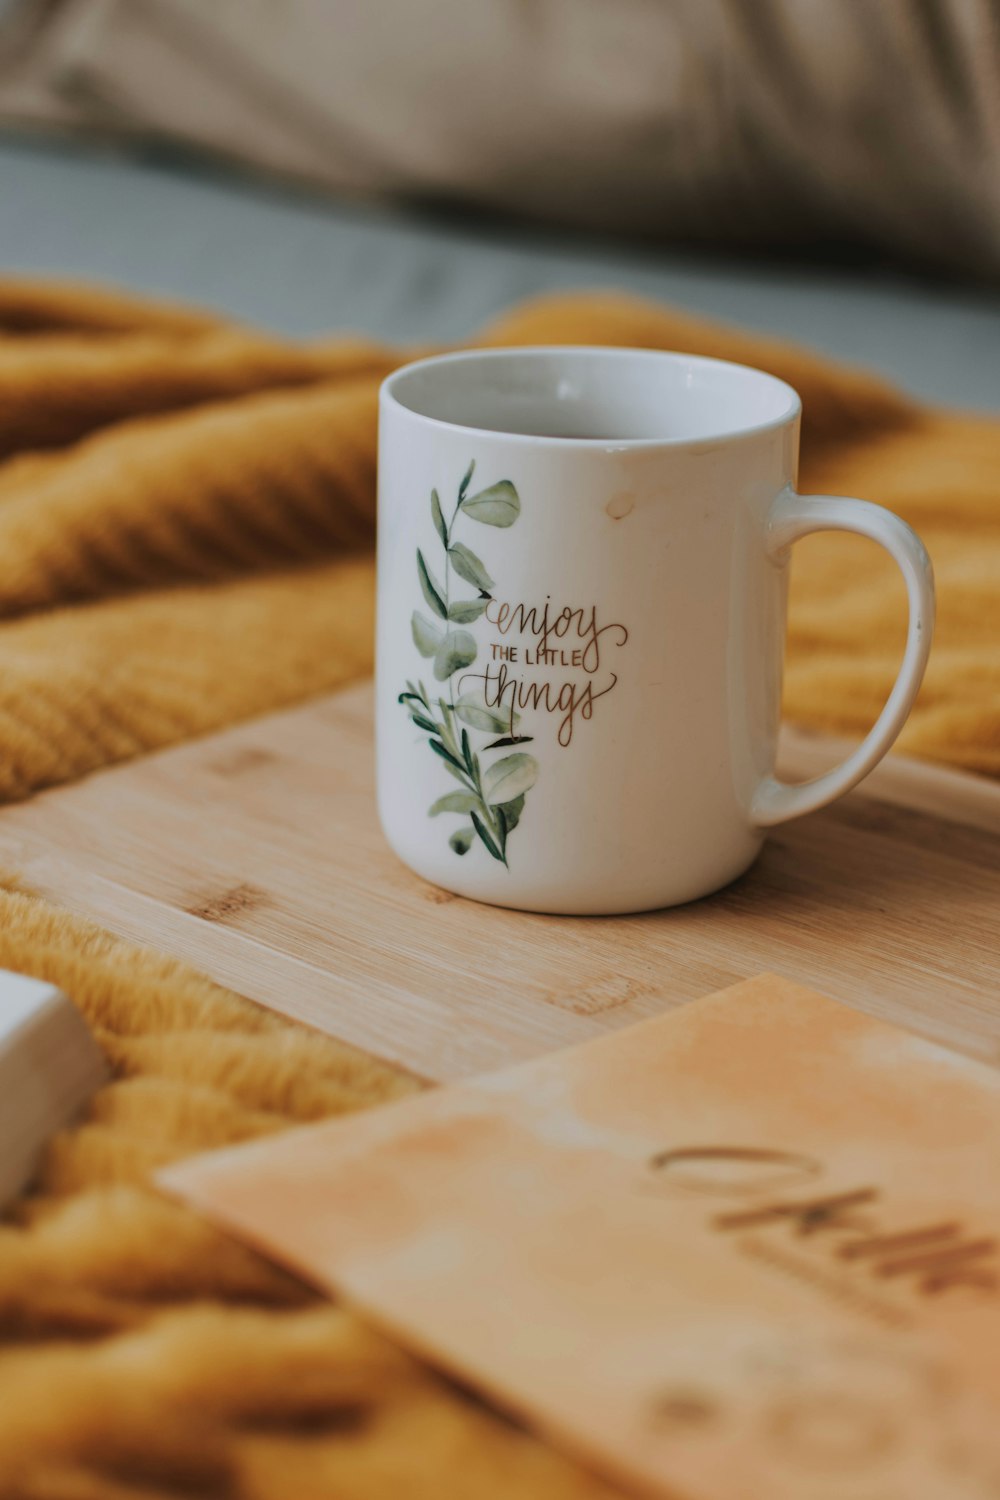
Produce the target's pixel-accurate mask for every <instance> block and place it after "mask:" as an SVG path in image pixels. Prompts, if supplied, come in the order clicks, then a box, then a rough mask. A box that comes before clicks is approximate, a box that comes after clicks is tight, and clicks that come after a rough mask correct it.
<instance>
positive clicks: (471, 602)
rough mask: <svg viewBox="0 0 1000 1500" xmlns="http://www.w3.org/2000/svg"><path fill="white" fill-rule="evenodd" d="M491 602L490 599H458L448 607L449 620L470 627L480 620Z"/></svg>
mask: <svg viewBox="0 0 1000 1500" xmlns="http://www.w3.org/2000/svg"><path fill="white" fill-rule="evenodd" d="M489 602H490V601H489V600H488V599H456V601H455V603H454V604H450V605H449V606H448V618H449V620H454V621H457V623H458V624H459V625H468V624H470V623H471V622H472V621H473V620H478V619H479V616H480V615H481V614H482V612H483V610H484V609H485V608H486V606H487V604H489Z"/></svg>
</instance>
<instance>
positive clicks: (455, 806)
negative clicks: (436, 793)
mask: <svg viewBox="0 0 1000 1500" xmlns="http://www.w3.org/2000/svg"><path fill="white" fill-rule="evenodd" d="M478 806H479V798H478V797H477V796H475V795H474V793H472V792H446V793H445V795H444V796H443V797H439V798H438V799H437V801H436V802H435V803H434V805H433V807H431V808H430V809H429V810H428V814H427V815H428V817H431V818H436V817H437V815H438V813H443V812H457V813H470V812H472V810H473V808H476V807H478Z"/></svg>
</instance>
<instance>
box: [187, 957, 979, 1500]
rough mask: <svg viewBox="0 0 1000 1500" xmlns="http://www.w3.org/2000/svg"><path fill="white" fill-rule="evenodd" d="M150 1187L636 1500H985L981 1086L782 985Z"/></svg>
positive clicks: (196, 1166) (903, 1038)
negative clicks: (647, 1498)
mask: <svg viewBox="0 0 1000 1500" xmlns="http://www.w3.org/2000/svg"><path fill="white" fill-rule="evenodd" d="M159 1181H160V1183H161V1184H162V1185H163V1186H164V1187H165V1188H166V1189H167V1190H168V1191H170V1192H172V1193H174V1194H176V1195H179V1196H181V1197H183V1198H184V1199H186V1200H187V1201H188V1202H190V1203H191V1204H193V1205H194V1206H195V1207H196V1208H198V1209H199V1210H200V1211H201V1212H203V1213H205V1214H206V1215H208V1216H209V1217H211V1218H212V1219H214V1220H216V1221H217V1222H218V1223H220V1224H222V1225H224V1226H226V1227H227V1228H229V1229H230V1230H231V1231H232V1232H234V1233H235V1234H237V1235H240V1236H242V1237H244V1238H245V1239H247V1240H249V1241H250V1242H252V1243H253V1244H255V1245H257V1246H258V1247H260V1248H261V1249H263V1250H264V1251H266V1252H267V1253H269V1254H271V1255H272V1256H274V1257H275V1258H276V1259H278V1260H280V1261H282V1262H284V1263H285V1264H286V1265H289V1266H291V1267H293V1268H295V1269H296V1270H297V1271H299V1272H301V1273H302V1274H303V1275H304V1276H306V1277H307V1278H309V1279H310V1280H311V1281H313V1282H314V1283H316V1284H317V1285H319V1286H320V1287H324V1288H327V1289H328V1290H330V1291H331V1292H335V1293H336V1294H338V1295H339V1296H342V1297H343V1298H345V1299H347V1300H348V1301H350V1302H352V1303H354V1304H355V1305H356V1306H357V1307H358V1308H360V1309H361V1310H363V1311H364V1312H365V1313H366V1314H367V1315H369V1316H370V1317H371V1319H372V1320H373V1321H374V1322H376V1323H378V1324H379V1325H380V1326H381V1327H382V1328H384V1329H386V1330H388V1331H389V1332H391V1333H392V1334H393V1335H394V1336H395V1337H397V1338H398V1339H399V1340H400V1341H401V1342H403V1343H405V1344H407V1345H408V1346H409V1347H411V1348H412V1349H414V1350H415V1351H416V1352H418V1353H420V1354H421V1355H423V1356H424V1357H426V1358H428V1359H429V1360H431V1361H434V1362H435V1363H437V1364H438V1365H439V1366H441V1367H443V1368H444V1369H446V1370H448V1371H449V1372H451V1373H453V1374H455V1375H458V1376H460V1377H461V1378H462V1379H464V1380H465V1381H467V1382H469V1383H472V1384H474V1385H475V1386H476V1387H477V1388H478V1389H479V1390H481V1391H482V1392H483V1393H484V1394H485V1395H487V1396H488V1397H490V1398H491V1399H493V1400H494V1401H495V1402H496V1403H497V1404H499V1405H501V1406H502V1407H504V1408H505V1409H507V1410H509V1411H511V1412H513V1413H515V1414H516V1415H518V1416H519V1417H520V1418H521V1419H523V1420H524V1421H525V1422H526V1423H528V1424H529V1425H531V1426H533V1427H535V1428H536V1429H537V1430H538V1431H540V1432H542V1433H544V1434H545V1435H547V1436H548V1437H549V1438H550V1439H551V1440H552V1441H553V1442H555V1443H557V1444H559V1445H560V1446H562V1447H564V1448H565V1449H566V1450H568V1451H569V1452H571V1453H573V1454H574V1455H575V1456H576V1457H578V1458H579V1459H581V1460H582V1461H584V1462H586V1463H589V1464H590V1465H591V1466H592V1467H594V1468H595V1469H597V1470H599V1471H600V1472H602V1473H604V1474H605V1475H607V1476H608V1477H610V1478H611V1479H613V1480H614V1481H616V1482H617V1483H618V1484H620V1485H622V1486H624V1487H626V1488H630V1489H632V1490H633V1491H634V1492H635V1493H637V1494H641V1495H651V1496H664V1497H670V1500H988V1497H993V1500H996V1497H998V1496H1000V1250H998V1243H1000V1072H994V1071H993V1070H992V1069H991V1068H989V1067H987V1066H985V1065H984V1064H982V1063H976V1062H972V1061H969V1060H968V1059H966V1058H963V1057H961V1056H959V1055H957V1054H954V1053H951V1052H948V1051H946V1050H945V1049H943V1048H941V1047H938V1046H936V1045H933V1044H932V1043H930V1042H927V1041H923V1040H921V1039H920V1038H918V1037H916V1036H912V1035H910V1034H908V1033H906V1032H903V1031H900V1030H898V1029H896V1028H894V1027H891V1026H888V1025H885V1024H883V1023H881V1022H879V1021H875V1020H872V1019H871V1018H870V1017H868V1016H865V1015H862V1014H860V1013H858V1012H856V1011H853V1010H850V1009H847V1008H846V1007H844V1006H841V1005H838V1004H835V1003H834V1002H833V1001H831V1000H828V999H825V998H824V997H823V996H821V995H817V994H814V993H811V992H810V991H808V990H805V989H802V988H801V987H799V986H797V985H794V984H791V983H789V982H787V981H785V980H783V979H779V978H776V977H774V976H770V975H765V976H762V977H760V978H758V979H753V980H750V981H748V982H746V983H744V984H739V985H736V986H735V987H734V988H732V989H729V990H725V991H723V992H721V993H719V994H717V995H713V996H710V997H709V998H707V999H704V1000H701V1001H697V1002H695V1003H693V1004H691V1005H687V1006H684V1007H683V1008H681V1009H678V1010H675V1011H673V1012H671V1013H670V1014H667V1015H664V1016H662V1017H659V1018H657V1019H655V1020H652V1021H648V1022H645V1023H643V1024H641V1025H637V1026H633V1027H630V1028H627V1029H624V1030H621V1031H618V1032H614V1033H612V1034H610V1035H608V1036H606V1037H601V1038H600V1039H598V1040H596V1041H591V1042H587V1043H585V1044H584V1045H582V1046H578V1047H573V1048H570V1049H568V1050H566V1051H563V1052H558V1053H553V1054H550V1055H549V1056H546V1057H543V1058H539V1059H537V1060H535V1061H532V1062H529V1063H526V1064H522V1065H520V1066H518V1067H513V1068H509V1069H506V1070H505V1071H503V1072H499V1073H495V1074H491V1075H489V1076H485V1077H481V1078H477V1079H475V1080H473V1081H471V1082H469V1083H465V1084H462V1085H459V1086H455V1087H450V1088H445V1089H436V1090H431V1091H428V1092H427V1093H426V1094H423V1095H420V1096H418V1097H416V1098H412V1099H407V1100H405V1101H403V1102H401V1103H398V1104H392V1105H387V1106H386V1107H384V1108H381V1109H373V1110H370V1111H368V1112H366V1113H364V1114H360V1115H354V1116H351V1117H349V1118H346V1119H341V1120H337V1121H333V1122H331V1123H328V1124H324V1125H320V1126H316V1127H310V1128H307V1129H303V1130H296V1131H293V1132H290V1133H288V1134H286V1135H283V1136H281V1137H278V1138H277V1139H269V1140H266V1141H263V1142H260V1143H254V1144H252V1145H249V1146H244V1147H239V1148H236V1149H233V1150H227V1151H220V1152H216V1153H213V1154H211V1155H208V1156H203V1157H199V1158H195V1159H193V1160H191V1161H188V1162H185V1163H182V1164H180V1165H178V1166H174V1167H171V1168H169V1169H168V1170H166V1171H164V1172H161V1173H160V1174H159Z"/></svg>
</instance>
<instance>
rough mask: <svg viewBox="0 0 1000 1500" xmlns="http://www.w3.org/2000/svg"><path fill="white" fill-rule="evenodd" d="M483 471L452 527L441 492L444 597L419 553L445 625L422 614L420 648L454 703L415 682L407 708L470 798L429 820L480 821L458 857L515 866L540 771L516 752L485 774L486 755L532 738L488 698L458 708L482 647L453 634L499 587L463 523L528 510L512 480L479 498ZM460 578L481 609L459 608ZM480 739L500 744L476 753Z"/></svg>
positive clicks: (425, 588)
mask: <svg viewBox="0 0 1000 1500" xmlns="http://www.w3.org/2000/svg"><path fill="white" fill-rule="evenodd" d="M475 467H476V462H475V459H473V461H472V463H470V465H469V467H468V469H467V471H466V473H465V477H464V478H463V480H462V482H461V484H460V485H459V487H458V498H457V500H456V502H455V509H454V511H453V512H452V516H451V520H450V521H446V520H445V517H444V512H443V510H442V509H441V499H440V496H439V495H438V492H437V490H431V518H432V520H433V522H434V529H435V531H436V533H437V535H438V538H439V539H440V542H441V545H442V547H443V548H444V586H443V587H442V586H441V585H440V584H439V583H438V581H437V579H436V578H435V576H434V574H433V572H432V571H431V569H430V567H429V566H428V564H427V560H426V558H425V557H424V554H423V552H422V551H421V550H420V548H419V547H418V548H417V576H418V578H419V580H420V588H421V591H422V593H423V596H424V598H425V600H426V601H427V605H428V608H429V609H430V610H431V613H432V615H433V616H434V617H435V618H434V619H428V618H427V616H426V615H423V614H421V613H420V611H419V610H414V611H413V616H412V620H411V629H412V632H413V642H414V645H415V646H416V648H417V650H418V651H419V652H420V654H421V656H424V657H427V658H428V659H433V672H434V677H435V679H436V680H437V681H438V682H440V683H447V684H448V694H447V697H445V696H444V695H443V694H440V695H438V696H437V697H434V696H433V695H432V694H431V693H429V692H428V691H427V688H426V687H425V686H424V684H423V682H422V681H417V682H409V681H408V682H407V684H406V692H405V693H400V695H399V702H400V703H402V704H403V705H404V707H405V708H406V709H407V711H408V713H409V715H410V719H411V721H412V722H413V723H414V724H415V725H416V726H417V728H418V729H421V730H423V731H424V733H425V734H427V735H428V736H429V741H428V743H429V744H430V747H431V749H432V750H433V751H434V753H435V755H437V756H439V757H440V759H441V762H442V765H443V766H444V769H445V770H446V771H448V772H449V773H450V774H451V776H452V777H453V778H454V779H455V780H456V781H457V782H458V783H459V784H460V786H461V788H462V789H461V791H453V792H446V793H445V794H444V795H443V796H441V797H439V798H438V799H437V801H436V802H434V803H433V804H432V805H431V807H430V808H429V809H428V815H429V816H430V817H432V818H436V817H437V816H438V815H439V814H441V813H459V814H462V815H463V816H465V817H467V818H470V819H471V823H469V824H465V825H463V826H462V827H461V828H459V829H458V830H457V831H456V832H455V833H453V834H452V835H451V837H450V839H449V840H448V843H449V845H450V847H451V848H452V849H453V850H454V851H455V853H456V854H467V853H468V852H469V850H470V848H471V847H472V845H473V843H474V842H475V840H476V838H477V837H478V838H479V840H480V842H481V843H482V844H483V846H484V847H485V848H486V849H487V850H488V852H489V853H490V854H491V855H492V857H493V858H494V859H496V860H499V861H500V863H501V864H504V865H506V864H507V840H508V838H509V836H510V834H511V833H513V831H514V829H515V828H516V827H517V825H518V823H519V822H520V819H521V814H522V812H523V811H524V799H525V796H526V794H527V793H528V792H529V791H530V790H531V788H532V787H533V786H534V784H535V781H536V779H537V776H538V762H537V761H536V760H535V758H534V756H532V755H528V754H526V753H525V752H524V751H523V750H516V751H514V752H513V753H512V754H508V755H503V756H501V757H500V758H499V759H497V760H494V761H493V762H492V763H491V764H489V765H485V766H484V764H483V763H482V760H481V759H480V756H481V754H482V755H485V754H486V752H487V751H491V750H510V749H511V747H512V746H514V745H526V744H528V743H530V741H531V739H532V736H531V735H530V734H519V733H518V732H517V731H518V728H519V727H520V715H519V714H518V713H516V712H515V711H514V709H513V707H511V708H510V709H509V710H508V709H502V708H500V706H499V705H497V706H493V707H491V706H490V705H489V704H488V703H487V702H486V699H485V696H484V694H483V693H482V692H461V691H460V693H459V696H458V698H457V699H456V697H455V677H456V674H458V673H460V672H462V671H464V669H465V668H466V667H469V666H471V665H472V663H473V662H474V661H475V659H476V650H477V647H476V640H475V637H474V636H473V635H472V633H471V632H470V631H468V630H462V629H454V628H453V627H455V626H463V625H470V624H472V622H473V621H474V620H478V619H479V617H480V615H482V613H483V612H484V610H485V609H486V606H487V605H488V604H489V602H490V600H491V599H492V597H493V595H492V593H491V590H492V589H493V587H494V583H493V579H492V578H491V577H490V575H489V573H488V572H487V571H486V568H485V566H484V565H483V563H482V562H481V561H480V559H479V558H478V557H477V556H476V554H475V553H474V552H473V551H471V549H470V548H469V547H467V546H466V545H465V544H464V543H463V542H457V541H455V528H456V526H457V524H458V521H459V519H460V517H462V516H466V517H468V519H469V520H470V521H478V522H479V524H480V525H482V526H498V527H501V528H506V527H508V526H513V525H514V522H515V521H516V520H517V518H518V516H519V515H520V514H521V501H520V497H519V496H518V493H517V490H516V489H515V488H514V486H513V484H512V483H511V482H510V480H509V479H500V480H498V481H497V483H496V484H492V485H490V486H489V488H488V489H485V490H479V491H477V492H476V493H475V494H474V495H470V494H469V485H470V484H471V483H472V475H473V473H474V471H475ZM453 573H455V574H457V575H458V577H459V578H461V579H463V580H464V581H465V582H466V583H469V584H471V585H472V586H473V588H475V589H477V590H478V596H477V597H476V598H475V599H456V600H455V601H454V602H453V601H452V598H451V584H452V574H453ZM438 621H440V622H441V623H440V624H439V623H438ZM470 730H472V731H473V732H474V733H476V734H477V735H479V734H485V735H489V736H491V738H490V739H489V742H488V743H487V744H481V745H480V746H479V749H478V750H476V749H474V748H473V744H472V740H471V738H470V734H469V731H470Z"/></svg>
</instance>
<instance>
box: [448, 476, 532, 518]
mask: <svg viewBox="0 0 1000 1500" xmlns="http://www.w3.org/2000/svg"><path fill="white" fill-rule="evenodd" d="M462 509H463V510H464V511H465V514H466V515H467V516H471V517H472V519H473V520H474V521H481V522H482V523H483V525H484V526H513V524H514V522H515V521H516V520H517V518H518V516H519V515H520V514H521V501H520V499H519V498H518V493H517V490H516V489H515V488H514V486H513V485H512V484H511V482H510V480H509V479H501V480H500V482H499V484H492V485H490V487H489V489H488V490H480V491H479V493H478V494H477V495H469V496H468V498H467V499H465V500H463V501H462Z"/></svg>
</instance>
